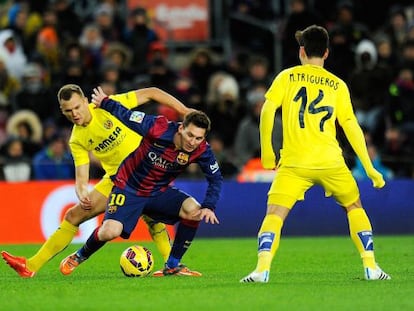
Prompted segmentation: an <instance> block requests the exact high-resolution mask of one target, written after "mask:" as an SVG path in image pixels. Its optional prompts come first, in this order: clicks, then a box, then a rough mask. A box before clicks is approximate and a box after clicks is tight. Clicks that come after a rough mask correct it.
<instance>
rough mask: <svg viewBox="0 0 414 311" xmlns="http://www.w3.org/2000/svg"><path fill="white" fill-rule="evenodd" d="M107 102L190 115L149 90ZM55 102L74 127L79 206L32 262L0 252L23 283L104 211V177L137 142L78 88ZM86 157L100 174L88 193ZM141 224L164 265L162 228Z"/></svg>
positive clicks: (107, 184)
mask: <svg viewBox="0 0 414 311" xmlns="http://www.w3.org/2000/svg"><path fill="white" fill-rule="evenodd" d="M110 98H112V99H114V100H116V101H118V102H120V103H121V104H122V105H124V106H125V107H127V108H129V109H131V108H134V107H136V106H138V105H140V104H144V103H146V102H148V101H150V100H154V101H156V102H158V103H161V104H164V105H167V106H170V107H172V108H174V109H175V110H177V112H179V113H180V114H181V115H185V114H186V113H188V112H189V111H190V109H188V108H187V107H186V106H184V105H183V104H182V103H181V102H180V101H178V100H177V99H176V98H175V97H173V96H171V95H169V94H168V93H166V92H164V91H162V90H160V89H158V88H155V87H150V88H144V89H139V90H135V91H130V92H127V93H123V94H116V95H111V96H110ZM58 101H59V103H60V109H61V111H62V113H63V115H64V116H65V117H66V118H67V119H68V120H69V121H71V122H72V123H73V124H74V126H73V129H72V133H71V137H70V140H69V146H70V148H71V152H72V155H73V158H74V162H75V168H76V181H75V189H76V195H77V197H78V198H79V203H78V204H76V205H75V206H73V207H72V208H70V209H69V210H68V211H67V212H66V214H65V216H64V220H63V221H62V223H61V224H60V227H59V228H58V229H57V230H56V231H55V232H54V233H53V234H52V235H51V236H50V237H49V238H48V240H47V241H46V242H45V243H44V244H43V246H42V247H41V248H40V250H39V251H38V252H37V253H36V254H35V255H34V256H33V257H31V258H28V259H26V258H25V257H18V256H13V255H11V254H9V253H8V252H6V251H2V252H1V254H2V256H3V259H4V260H5V261H6V262H7V263H8V264H9V265H10V266H11V267H12V268H13V269H14V270H16V272H17V273H18V274H19V275H20V276H21V277H26V278H28V277H33V276H34V275H35V274H36V272H37V271H39V269H40V268H41V267H42V266H43V265H44V264H45V263H46V262H47V261H49V260H50V259H51V258H53V257H54V256H55V255H57V254H58V253H59V252H61V251H62V250H63V249H64V248H65V247H66V246H67V245H68V244H69V243H70V242H71V241H72V239H73V237H74V236H75V235H76V233H77V232H78V226H79V225H80V224H81V223H83V222H85V221H86V220H88V219H91V218H93V217H95V216H96V215H99V214H101V213H103V212H105V208H106V201H107V198H108V196H109V193H110V192H111V190H112V187H113V183H112V181H111V179H110V176H111V175H114V174H115V173H116V171H117V169H118V166H119V164H120V163H121V162H122V160H123V159H124V158H126V157H127V156H128V155H129V154H130V153H131V152H132V151H133V150H135V149H136V148H137V147H138V145H139V144H140V142H141V139H142V137H141V136H140V135H138V134H137V133H136V132H135V131H132V130H131V129H129V128H128V127H127V126H125V125H124V124H123V123H122V122H121V121H119V120H118V119H117V118H115V117H114V116H113V115H111V114H110V113H109V112H107V111H105V110H103V109H95V108H94V107H95V105H94V104H89V103H88V99H87V97H86V96H85V95H84V93H83V91H82V89H81V88H80V87H79V86H78V85H75V84H67V85H64V86H63V87H61V89H60V90H59V92H58ZM90 153H92V154H93V155H94V156H95V157H96V158H97V159H98V160H100V162H101V164H102V167H103V169H104V170H105V173H106V174H105V175H104V177H103V178H102V179H101V180H100V181H99V182H98V183H97V184H96V185H95V186H94V188H93V190H92V191H89V189H88V183H89V161H90V158H89V154H90ZM144 220H145V221H146V222H147V224H148V227H149V231H150V234H151V236H152V238H153V240H154V241H155V243H156V244H157V247H158V249H159V251H160V253H161V255H162V256H163V258H164V260H166V259H167V258H168V255H169V253H170V249H171V246H170V241H169V237H168V233H167V231H166V229H165V225H164V224H162V223H154V222H152V221H151V219H149V218H145V217H144Z"/></svg>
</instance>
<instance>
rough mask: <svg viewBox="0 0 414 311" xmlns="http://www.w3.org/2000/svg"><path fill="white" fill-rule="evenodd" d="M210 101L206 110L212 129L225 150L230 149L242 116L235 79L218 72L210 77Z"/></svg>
mask: <svg viewBox="0 0 414 311" xmlns="http://www.w3.org/2000/svg"><path fill="white" fill-rule="evenodd" d="M211 80H212V82H211V85H212V89H211V93H212V94H214V95H213V99H212V101H211V102H210V103H209V106H208V108H207V114H208V115H209V116H210V118H211V124H212V127H213V128H214V130H213V133H214V132H217V133H219V134H220V136H221V137H222V139H223V142H224V145H225V146H226V147H227V148H232V147H233V144H234V138H235V135H236V131H237V127H238V125H239V122H240V120H241V118H242V117H243V115H244V107H243V105H242V104H241V100H240V89H239V84H238V83H237V81H236V79H235V78H234V77H233V76H232V75H230V74H228V73H225V72H218V73H216V74H214V75H213V76H212V77H211Z"/></svg>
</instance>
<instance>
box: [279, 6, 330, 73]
mask: <svg viewBox="0 0 414 311" xmlns="http://www.w3.org/2000/svg"><path fill="white" fill-rule="evenodd" d="M314 24H315V25H320V24H323V22H322V18H321V16H320V15H319V14H318V12H316V11H314V10H313V9H312V7H311V6H310V5H309V4H308V0H289V12H288V14H287V16H286V18H285V23H284V26H283V33H282V38H281V44H282V52H283V68H287V67H290V66H293V65H297V64H298V63H299V60H298V56H297V42H296V41H295V32H296V31H297V30H298V29H303V28H305V27H307V26H309V25H314Z"/></svg>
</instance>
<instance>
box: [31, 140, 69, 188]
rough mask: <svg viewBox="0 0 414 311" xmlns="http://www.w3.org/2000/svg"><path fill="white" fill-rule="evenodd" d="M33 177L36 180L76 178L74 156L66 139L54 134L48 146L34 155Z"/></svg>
mask: <svg viewBox="0 0 414 311" xmlns="http://www.w3.org/2000/svg"><path fill="white" fill-rule="evenodd" d="M32 167H33V178H34V179H35V180H65V179H73V178H75V169H74V168H73V158H72V155H71V154H70V152H69V150H68V146H67V143H66V139H65V137H64V136H62V135H59V134H57V135H54V136H53V137H52V138H50V140H49V142H48V143H47V144H46V146H45V147H44V148H43V149H42V150H40V151H39V152H38V153H36V154H35V155H34V156H33V162H32Z"/></svg>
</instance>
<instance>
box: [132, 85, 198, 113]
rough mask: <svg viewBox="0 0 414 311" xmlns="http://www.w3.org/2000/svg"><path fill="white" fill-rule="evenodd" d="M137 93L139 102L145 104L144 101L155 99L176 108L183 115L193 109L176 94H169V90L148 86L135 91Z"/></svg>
mask: <svg viewBox="0 0 414 311" xmlns="http://www.w3.org/2000/svg"><path fill="white" fill-rule="evenodd" d="M135 94H136V96H137V99H138V103H139V104H144V103H147V102H149V101H150V100H153V101H156V102H158V103H160V104H162V105H166V106H168V107H170V108H172V109H174V110H175V111H177V112H178V113H179V114H181V115H182V116H185V115H186V114H187V113H189V112H191V111H192V110H193V109H190V108H187V107H186V106H185V105H184V104H183V103H182V102H181V101H179V100H178V99H177V98H175V97H174V96H172V95H170V94H168V93H167V92H165V91H163V90H161V89H159V88H157V87H148V88H143V89H138V90H136V91H135Z"/></svg>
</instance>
